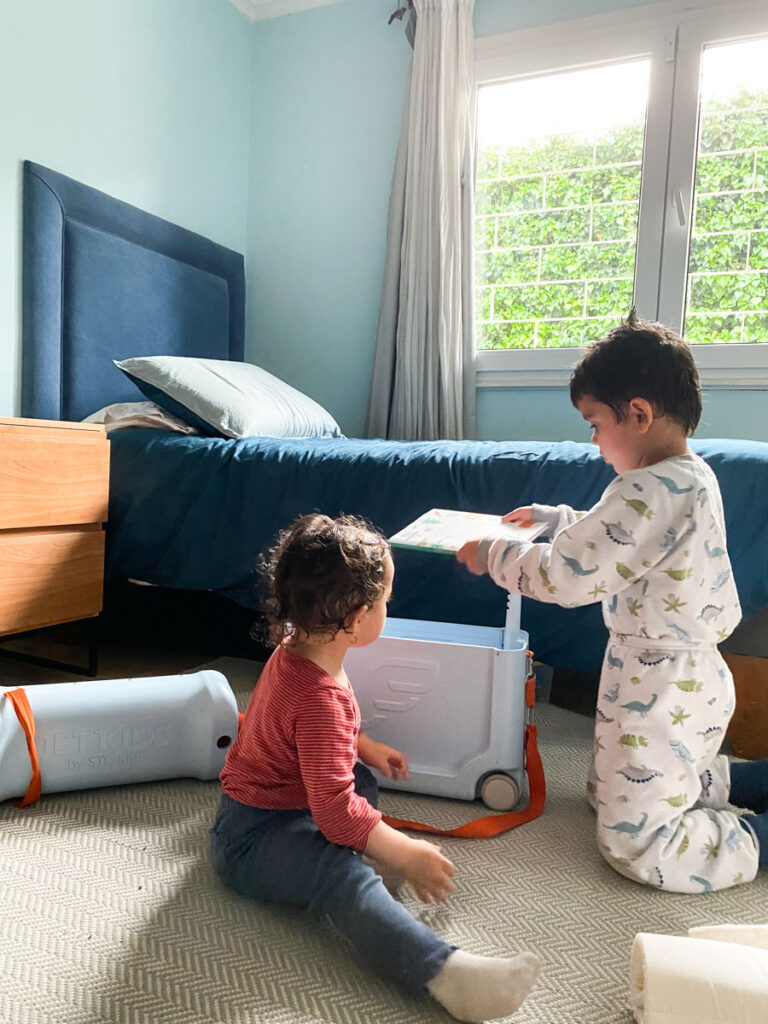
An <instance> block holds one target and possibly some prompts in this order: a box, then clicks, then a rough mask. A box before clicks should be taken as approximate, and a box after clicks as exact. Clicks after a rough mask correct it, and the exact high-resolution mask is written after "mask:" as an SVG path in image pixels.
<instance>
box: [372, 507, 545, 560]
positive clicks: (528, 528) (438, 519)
mask: <svg viewBox="0 0 768 1024" xmlns="http://www.w3.org/2000/svg"><path fill="white" fill-rule="evenodd" d="M545 529H546V524H545V523H534V522H527V523H502V521H501V516H490V515H486V514H485V513H483V512H458V511H456V510H455V509H447V508H432V509H430V510H429V512H425V513H424V514H423V515H421V516H419V518H418V519H414V521H413V522H412V523H409V524H408V526H404V527H403V529H402V530H399V531H398V532H397V533H396V534H394V535H393V536H392V537H390V538H389V543H390V544H391V545H392V546H393V547H396V548H419V549H420V550H422V551H437V552H439V553H440V554H444V555H454V554H456V552H457V551H458V550H459V548H460V547H461V546H462V544H464V543H466V541H468V540H483V539H487V538H493V539H494V540H495V539H496V538H498V537H506V538H507V539H508V540H524V541H531V540H533V539H534V538H535V537H538V536H539V534H541V533H543V532H544V530H545Z"/></svg>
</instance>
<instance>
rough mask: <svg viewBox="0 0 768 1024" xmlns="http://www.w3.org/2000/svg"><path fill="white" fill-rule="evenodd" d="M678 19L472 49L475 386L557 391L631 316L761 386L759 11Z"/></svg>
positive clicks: (741, 381)
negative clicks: (654, 322) (591, 347)
mask: <svg viewBox="0 0 768 1024" xmlns="http://www.w3.org/2000/svg"><path fill="white" fill-rule="evenodd" d="M690 8H691V4H690V3H687V4H683V3H682V2H679V3H678V2H673V3H670V4H668V5H666V8H662V10H663V11H665V12H666V13H665V14H664V15H663V16H660V15H659V14H658V13H657V12H658V7H657V6H656V5H654V12H653V13H651V14H648V15H646V16H643V14H642V12H640V13H637V12H632V13H631V14H629V13H621V14H614V15H609V16H601V17H597V18H589V19H581V20H579V21H577V22H570V23H563V24H561V25H560V26H549V27H548V28H547V30H546V32H542V31H541V30H534V31H527V32H518V33H513V34H509V35H506V36H497V37H493V38H489V39H479V40H478V41H477V51H478V57H477V61H476V69H477V78H478V112H477V113H478V117H477V128H478V132H477V134H478V159H477V181H476V196H475V198H476V219H475V284H476V331H477V344H478V384H479V385H480V386H491V387H497V386H510V385H511V386H515V385H517V386H527V387H529V386H536V385H550V384H556V383H559V382H561V381H562V380H565V379H567V376H568V373H569V369H570V366H571V365H572V363H573V362H574V360H575V358H576V355H577V353H576V352H574V348H578V347H580V346H582V345H584V344H586V343H587V342H588V341H589V340H591V339H592V338H595V337H599V336H600V335H601V334H602V333H603V332H604V331H605V329H606V328H607V327H610V326H612V325H614V324H615V323H617V322H618V320H619V318H620V317H622V316H624V315H626V313H627V311H628V310H629V308H630V306H631V305H632V304H633V303H634V304H635V305H636V306H637V307H638V310H639V312H640V313H641V314H642V315H643V316H646V317H649V318H651V319H659V320H662V321H663V322H664V323H668V324H669V325H670V326H672V327H674V328H675V329H676V330H678V331H681V332H682V333H683V335H684V336H685V337H686V338H687V340H688V341H689V342H690V343H691V344H692V345H694V346H695V348H694V352H695V356H696V359H697V363H698V365H699V370H700V373H701V376H702V383H704V384H705V385H708V386H717V385H721V386H728V387H733V386H736V387H740V386H741V387H743V386H752V387H755V386H761V387H765V386H768V10H767V9H766V8H765V5H764V4H756V3H729V4H727V5H724V4H722V3H716V4H715V3H708V2H706V0H699V3H698V5H697V8H698V9H695V10H691V9H690ZM544 41H546V45H544Z"/></svg>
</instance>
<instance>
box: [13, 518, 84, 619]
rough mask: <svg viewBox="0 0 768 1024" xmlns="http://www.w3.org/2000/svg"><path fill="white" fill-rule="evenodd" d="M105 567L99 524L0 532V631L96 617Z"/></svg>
mask: <svg viewBox="0 0 768 1024" xmlns="http://www.w3.org/2000/svg"><path fill="white" fill-rule="evenodd" d="M103 566H104V531H103V530H102V529H101V528H100V527H90V528H89V527H83V528H81V529H77V530H65V529H58V530H19V531H18V532H15V531H12V530H11V531H7V532H2V533H0V635H3V634H6V633H21V632H23V631H25V630H28V629H37V628H40V627H42V626H50V625H54V624H56V623H60V622H72V621H75V620H76V619H84V618H89V617H90V616H93V615H98V614H99V612H100V611H101V605H102V596H103Z"/></svg>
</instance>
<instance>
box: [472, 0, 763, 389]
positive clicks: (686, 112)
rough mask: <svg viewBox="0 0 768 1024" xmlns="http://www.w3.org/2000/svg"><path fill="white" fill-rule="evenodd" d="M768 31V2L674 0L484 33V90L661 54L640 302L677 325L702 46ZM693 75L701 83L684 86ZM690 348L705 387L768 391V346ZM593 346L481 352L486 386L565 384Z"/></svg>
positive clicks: (645, 189)
mask: <svg viewBox="0 0 768 1024" xmlns="http://www.w3.org/2000/svg"><path fill="white" fill-rule="evenodd" d="M765 35H768V4H767V3H766V2H765V0H667V2H664V3H658V4H650V5H648V6H647V7H644V8H635V9H633V10H629V11H621V12H616V13H612V14H606V15H598V16H595V17H591V18H579V19H575V20H573V21H563V22H558V23H557V24H553V25H547V26H544V27H541V28H535V29H526V30H523V31H519V32H509V33H503V34H500V35H496V36H484V37H480V38H479V39H477V40H476V41H475V81H476V84H477V85H478V86H481V85H485V84H491V83H494V82H501V81H510V80H514V79H515V78H527V77H530V76H531V75H537V74H548V73H552V72H557V71H566V70H575V69H578V68H581V67H589V66H590V65H599V64H606V63H616V62H619V61H625V60H632V59H637V58H640V57H649V58H650V60H651V80H650V87H649V97H648V117H647V126H646V137H645V149H644V156H643V170H642V182H641V191H640V211H639V218H638V237H637V253H638V255H637V261H636V265H635V305H636V306H637V309H638V312H639V313H640V314H641V315H642V316H644V317H647V318H649V319H653V320H660V321H661V322H662V323H665V324H668V325H669V326H670V327H672V328H674V329H675V330H678V331H679V330H680V329H681V326H682V319H683V312H684V306H685V283H686V276H687V272H688V241H689V239H688V224H689V222H690V217H691V204H692V198H693V184H694V175H695V164H696V141H697V139H696V133H697V129H698V107H699V96H698V82H699V74H700V62H701V53H702V46H703V45H704V44H705V43H715V42H721V41H722V42H725V41H738V40H742V39H749V38H751V37H755V36H765ZM685 83H688V84H689V85H692V87H690V88H687V89H686V88H683V87H682V85H683V84H685ZM673 87H674V88H673ZM681 200H682V207H681ZM691 347H692V351H693V353H694V358H695V360H696V364H697V367H698V370H699V375H700V378H701V383H702V386H703V387H706V388H750V389H752V388H754V389H763V388H768V343H767V344H749V345H742V344H732V345H692V346H691ZM582 351H583V350H581V349H574V348H561V349H527V350H509V349H505V350H499V349H496V350H494V349H479V350H478V351H477V353H476V358H477V363H476V369H477V386H478V387H480V388H486V387H490V388H507V387H523V388H531V387H558V386H561V385H562V384H564V383H566V382H567V380H568V377H569V375H570V370H571V367H572V366H573V364H574V363H575V362H576V361H577V359H579V357H580V356H581V354H582Z"/></svg>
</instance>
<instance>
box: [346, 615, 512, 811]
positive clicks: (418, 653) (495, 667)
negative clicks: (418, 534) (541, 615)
mask: <svg viewBox="0 0 768 1024" xmlns="http://www.w3.org/2000/svg"><path fill="white" fill-rule="evenodd" d="M530 665H531V654H530V652H529V651H528V634H527V633H525V632H523V631H522V630H521V629H520V598H519V596H518V595H510V597H509V602H508V608H507V619H506V625H505V626H504V628H500V629H497V628H493V627H485V626H467V625H460V624H457V623H446V622H426V621H419V620H416V619H389V620H388V621H387V623H386V626H385V628H384V631H383V632H382V634H381V636H380V637H378V639H376V640H375V641H374V642H373V643H372V644H369V645H368V646H366V647H361V648H351V649H350V650H349V652H348V653H347V655H346V658H345V661H344V667H345V669H346V671H347V675H348V677H349V680H350V682H351V684H352V688H353V690H354V691H355V696H356V697H357V701H358V704H359V705H360V713H361V718H362V724H361V728H362V730H363V732H365V733H367V734H368V735H369V736H370V737H371V739H373V740H377V741H378V742H381V743H387V744H389V745H390V746H392V747H395V748H396V749H398V750H400V751H402V752H403V753H404V754H405V755H406V756H407V758H408V763H409V769H410V775H411V778H410V779H408V780H394V779H388V778H384V777H383V776H381V775H380V774H378V773H375V774H376V777H377V781H378V782H379V783H380V784H381V786H383V787H385V788H389V789H400V790H410V791H413V792H417V793H426V794H431V795H434V796H445V797H453V798H455V799H460V800H474V799H475V798H476V797H480V798H481V799H482V800H483V802H484V803H485V804H486V805H487V806H488V807H490V808H492V809H493V810H498V811H506V810H509V809H510V808H512V807H514V806H515V804H516V803H517V801H518V799H519V797H520V794H521V792H522V789H523V775H524V770H525V756H524V737H525V727H526V724H527V721H526V699H525V689H526V680H527V679H528V677H529V676H530V674H531V669H530Z"/></svg>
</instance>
